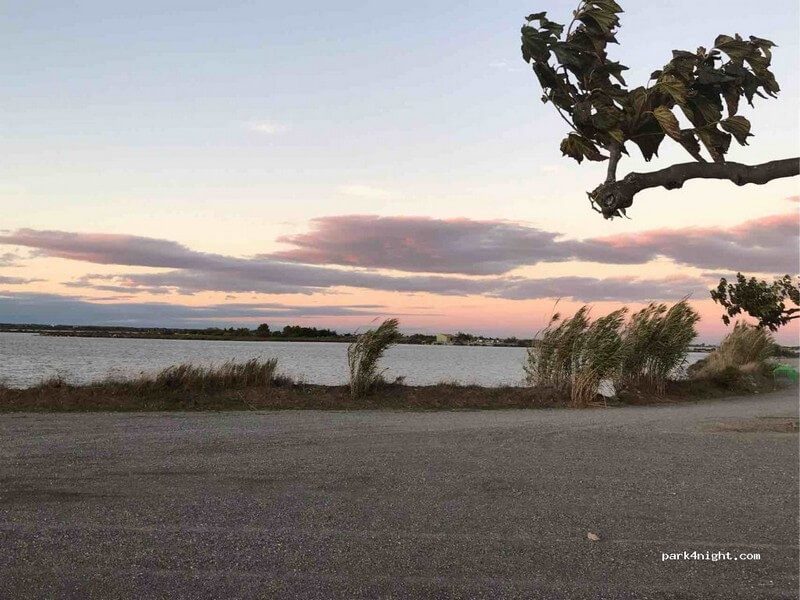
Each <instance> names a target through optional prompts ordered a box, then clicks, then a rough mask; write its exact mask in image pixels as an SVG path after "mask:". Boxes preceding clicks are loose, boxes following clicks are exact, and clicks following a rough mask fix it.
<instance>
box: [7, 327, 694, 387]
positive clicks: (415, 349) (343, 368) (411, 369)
mask: <svg viewBox="0 0 800 600" xmlns="http://www.w3.org/2000/svg"><path fill="white" fill-rule="evenodd" d="M525 352H526V349H525V348H508V347H484V346H422V345H410V344H409V345H405V344H403V345H398V346H395V347H393V348H390V349H389V351H388V352H387V353H386V356H385V358H384V361H383V364H384V366H385V367H386V375H385V376H386V378H387V379H388V380H394V379H395V378H396V377H404V378H405V379H404V381H405V383H407V384H409V385H433V384H437V383H443V382H447V383H459V384H475V385H482V386H500V385H522V383H523V377H524V372H523V368H522V366H523V364H524V362H525ZM702 356H704V355H703V354H702V353H694V352H693V353H690V355H689V362H690V363H691V362H694V361H696V360H698V359H699V358H701V357H702ZM272 357H276V358H277V359H278V368H279V371H280V372H282V373H285V374H286V375H290V376H292V377H294V378H295V379H298V380H301V381H304V382H306V383H314V384H322V385H341V384H344V383H346V382H347V344H343V343H338V342H273V341H265V342H228V341H207V340H156V339H132V338H80V337H56V336H42V335H37V334H33V333H5V332H0V382H2V383H4V384H5V385H8V386H11V387H28V386H32V385H36V384H37V383H40V382H41V381H42V380H44V379H47V378H49V377H53V376H61V377H63V378H64V379H65V380H67V381H68V382H70V383H88V382H90V381H95V380H98V379H104V378H107V377H114V378H123V377H131V376H136V375H138V374H139V373H142V372H148V373H151V372H154V371H158V370H160V369H163V368H165V367H168V366H171V365H175V364H178V363H186V362H189V363H194V364H198V365H210V364H220V363H222V362H225V361H227V360H235V361H244V360H247V359H250V358H261V359H267V358H272Z"/></svg>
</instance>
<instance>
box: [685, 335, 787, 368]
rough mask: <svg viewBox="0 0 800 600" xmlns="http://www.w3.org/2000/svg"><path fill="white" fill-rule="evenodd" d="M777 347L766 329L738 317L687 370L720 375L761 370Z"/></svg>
mask: <svg viewBox="0 0 800 600" xmlns="http://www.w3.org/2000/svg"><path fill="white" fill-rule="evenodd" d="M776 349H777V345H776V344H775V338H774V337H772V334H771V333H770V332H769V331H768V330H766V329H764V328H760V327H753V326H752V325H747V324H746V323H742V322H741V321H740V322H738V323H736V325H734V327H733V330H732V331H731V332H730V333H729V334H728V335H726V336H725V338H724V339H723V340H722V342H720V344H719V347H718V348H717V349H716V350H714V351H713V352H712V353H711V354H709V355H708V356H707V357H706V358H704V359H703V360H702V361H700V362H699V363H697V365H696V366H695V365H693V368H692V369H691V371H690V374H691V375H692V377H695V378H709V377H715V378H719V377H731V376H735V374H736V372H737V371H738V372H739V373H743V374H752V373H753V372H759V371H760V372H764V371H765V370H766V368H767V360H768V359H769V358H771V357H773V356H775V351H776Z"/></svg>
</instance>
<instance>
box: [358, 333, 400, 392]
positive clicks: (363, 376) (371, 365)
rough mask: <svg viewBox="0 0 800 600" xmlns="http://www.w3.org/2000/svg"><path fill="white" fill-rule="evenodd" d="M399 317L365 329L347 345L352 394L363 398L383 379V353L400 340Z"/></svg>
mask: <svg viewBox="0 0 800 600" xmlns="http://www.w3.org/2000/svg"><path fill="white" fill-rule="evenodd" d="M398 326H399V321H398V320H397V319H386V320H385V321H384V322H383V323H381V324H380V325H379V326H378V327H377V328H376V329H370V330H369V331H365V332H364V333H362V334H361V335H359V336H358V337H357V338H356V341H354V342H353V343H352V344H350V345H349V346H348V347H347V365H348V367H349V369H350V395H351V396H352V397H353V398H362V397H364V396H365V395H367V394H368V393H369V392H370V391H372V390H373V389H374V388H375V386H376V385H377V384H379V383H381V382H382V381H383V371H381V370H379V362H380V359H381V357H382V356H383V353H384V352H385V351H386V350H387V348H389V347H390V346H391V345H393V344H395V343H397V342H398V341H399V340H400V330H399V328H398Z"/></svg>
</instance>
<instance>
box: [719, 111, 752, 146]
mask: <svg viewBox="0 0 800 600" xmlns="http://www.w3.org/2000/svg"><path fill="white" fill-rule="evenodd" d="M720 127H722V128H723V129H724V130H725V131H727V132H728V133H730V134H732V135H733V137H735V138H736V141H737V142H739V144H740V145H742V146H747V138H748V137H752V135H753V134H752V133H750V121H748V120H747V119H746V118H744V117H742V116H735V117H728V118H727V119H723V120H722V121H720Z"/></svg>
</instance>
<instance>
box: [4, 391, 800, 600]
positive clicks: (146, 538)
mask: <svg viewBox="0 0 800 600" xmlns="http://www.w3.org/2000/svg"><path fill="white" fill-rule="evenodd" d="M796 416H797V390H796V389H792V390H788V391H785V392H781V393H778V394H771V395H767V396H763V397H755V398H748V399H733V400H727V401H715V402H707V403H699V404H687V405H673V406H661V407H646V408H621V409H608V410H583V411H577V410H529V411H516V410H508V411H496V412H492V411H483V412H435V413H406V412H313V411H306V412H302V411H296V412H295V411H293V412H272V413H269V412H261V413H170V414H163V413H161V414H154V413H149V414H108V413H95V414H71V415H67V414H3V415H0V597H2V598H15V599H20V598H103V599H107V598H193V599H197V598H259V597H260V598H348V599H349V598H378V597H383V598H425V597H430V598H434V597H435V598H548V599H558V598H637V599H642V598H653V599H655V598H658V599H662V598H726V599H727V598H748V599H752V598H794V597H797V585H798V581H797V564H798V562H797V561H798V522H797V506H798V481H797V474H798V446H797V443H798V440H797V435H796V434H793V433H785V432H780V429H781V428H780V427H778V426H776V427H773V425H772V424H780V423H783V424H785V423H787V422H791V421H787V417H796ZM748 423H751V424H755V425H757V426H754V427H752V428H749V427H747V424H748ZM765 424H766V425H765ZM750 429H752V431H751V430H750ZM773 429H774V430H775V431H773ZM589 532H592V533H595V534H597V535H598V536H599V537H600V540H599V541H592V540H590V539H588V537H587V534H588V533H589ZM683 551H689V552H691V551H698V552H701V553H705V552H715V551H725V552H730V553H732V555H735V556H737V557H738V556H739V555H740V554H759V555H760V560H751V561H744V560H729V561H723V560H720V561H716V562H713V561H692V560H681V561H671V562H663V561H662V559H661V557H662V553H674V552H683Z"/></svg>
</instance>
